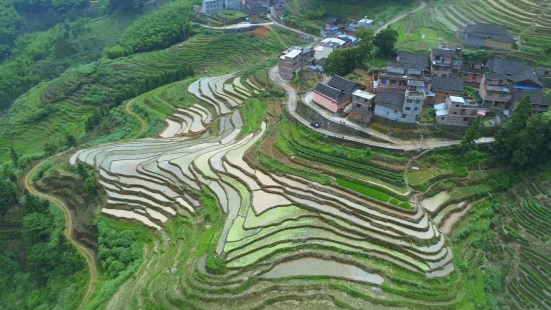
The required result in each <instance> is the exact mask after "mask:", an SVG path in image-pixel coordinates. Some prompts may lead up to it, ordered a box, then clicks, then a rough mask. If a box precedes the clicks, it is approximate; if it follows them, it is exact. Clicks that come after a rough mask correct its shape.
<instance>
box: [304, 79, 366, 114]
mask: <svg viewBox="0 0 551 310" xmlns="http://www.w3.org/2000/svg"><path fill="white" fill-rule="evenodd" d="M362 88H363V86H362V85H359V84H357V83H355V82H352V81H350V80H347V79H345V78H343V77H340V76H338V75H334V76H333V77H331V80H329V82H328V83H327V84H324V83H319V84H318V85H317V86H316V88H314V92H313V98H312V100H313V101H314V103H316V104H318V105H320V106H322V107H324V108H325V109H327V110H329V111H331V112H334V113H335V112H339V111H342V110H343V109H344V108H345V107H346V106H347V105H348V104H350V102H352V93H354V92H355V91H356V90H358V89H362Z"/></svg>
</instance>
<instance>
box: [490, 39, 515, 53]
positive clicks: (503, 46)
mask: <svg viewBox="0 0 551 310" xmlns="http://www.w3.org/2000/svg"><path fill="white" fill-rule="evenodd" d="M485 45H486V46H487V47H491V48H497V49H502V50H510V49H511V48H512V47H513V43H508V42H499V41H494V40H492V39H487V40H486V43H485Z"/></svg>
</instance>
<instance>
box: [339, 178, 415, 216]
mask: <svg viewBox="0 0 551 310" xmlns="http://www.w3.org/2000/svg"><path fill="white" fill-rule="evenodd" d="M337 184H339V185H340V186H342V187H345V188H348V189H351V190H353V191H355V192H358V193H360V194H362V195H365V196H367V197H371V198H373V199H376V200H379V201H382V202H386V203H389V204H391V205H393V206H396V207H400V208H403V209H407V210H413V209H414V208H413V207H412V206H411V205H410V204H409V203H408V202H406V201H400V200H398V199H396V198H394V197H391V196H390V195H388V194H385V193H383V192H380V191H377V190H375V189H372V188H369V187H366V186H363V185H360V184H357V183H353V182H350V181H347V180H344V179H341V178H337Z"/></svg>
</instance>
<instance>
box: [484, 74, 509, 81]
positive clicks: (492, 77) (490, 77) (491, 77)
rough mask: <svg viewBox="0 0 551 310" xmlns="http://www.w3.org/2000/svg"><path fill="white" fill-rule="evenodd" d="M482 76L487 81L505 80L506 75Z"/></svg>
mask: <svg viewBox="0 0 551 310" xmlns="http://www.w3.org/2000/svg"><path fill="white" fill-rule="evenodd" d="M484 76H485V77H486V79H487V80H507V74H503V73H486V74H485V75H484Z"/></svg>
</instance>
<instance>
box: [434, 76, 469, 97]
mask: <svg viewBox="0 0 551 310" xmlns="http://www.w3.org/2000/svg"><path fill="white" fill-rule="evenodd" d="M464 90H465V86H464V85H463V81H461V79H460V78H452V77H437V76H435V77H433V78H432V86H431V92H433V93H434V98H433V101H432V102H443V101H444V100H445V99H446V97H447V96H448V95H451V96H462V95H463V91H464Z"/></svg>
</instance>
